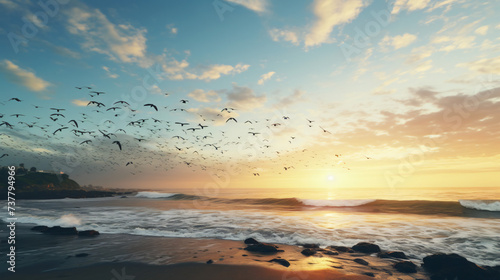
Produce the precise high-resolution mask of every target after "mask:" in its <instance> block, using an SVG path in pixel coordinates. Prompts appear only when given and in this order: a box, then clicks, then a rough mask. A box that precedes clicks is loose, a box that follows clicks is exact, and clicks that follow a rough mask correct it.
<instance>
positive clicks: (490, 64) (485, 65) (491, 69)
mask: <svg viewBox="0 0 500 280" xmlns="http://www.w3.org/2000/svg"><path fill="white" fill-rule="evenodd" d="M457 66H459V67H466V68H469V69H470V70H474V71H477V72H479V73H483V74H500V56H497V57H493V58H485V59H481V60H477V61H473V62H468V63H460V64H457Z"/></svg>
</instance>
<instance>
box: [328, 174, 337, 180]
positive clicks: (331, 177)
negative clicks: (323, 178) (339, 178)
mask: <svg viewBox="0 0 500 280" xmlns="http://www.w3.org/2000/svg"><path fill="white" fill-rule="evenodd" d="M327 179H328V181H333V180H335V177H334V176H333V175H328V177H327Z"/></svg>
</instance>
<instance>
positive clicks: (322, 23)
mask: <svg viewBox="0 0 500 280" xmlns="http://www.w3.org/2000/svg"><path fill="white" fill-rule="evenodd" d="M365 5H366V4H365V3H363V0H315V1H314V4H313V12H314V15H315V16H316V21H315V22H314V24H313V26H312V28H311V29H310V31H309V33H308V34H307V35H306V38H305V42H304V44H305V46H306V47H312V46H316V45H320V44H322V43H325V42H329V41H331V39H330V38H329V36H330V33H331V32H332V31H333V28H334V27H335V26H337V25H340V24H344V23H349V22H351V21H352V20H353V19H355V18H356V17H357V16H358V15H359V13H360V12H361V10H362V9H363V7H364V6H365Z"/></svg>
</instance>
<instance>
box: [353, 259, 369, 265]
mask: <svg viewBox="0 0 500 280" xmlns="http://www.w3.org/2000/svg"><path fill="white" fill-rule="evenodd" d="M353 261H354V262H357V263H359V264H362V265H368V262H367V261H365V260H363V259H354V260H353Z"/></svg>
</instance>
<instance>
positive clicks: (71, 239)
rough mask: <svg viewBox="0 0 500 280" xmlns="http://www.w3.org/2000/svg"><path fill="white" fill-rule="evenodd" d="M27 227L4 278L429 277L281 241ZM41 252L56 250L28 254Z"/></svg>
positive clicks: (376, 260) (354, 255)
mask: <svg viewBox="0 0 500 280" xmlns="http://www.w3.org/2000/svg"><path fill="white" fill-rule="evenodd" d="M29 228H30V226H27V225H26V226H21V227H20V228H19V230H18V234H19V235H18V244H19V246H18V261H17V263H18V265H19V266H18V267H17V268H16V272H15V273H11V272H5V271H6V269H5V268H2V271H3V273H2V274H0V275H1V276H2V279H113V277H115V279H120V278H117V275H121V277H123V279H133V278H130V277H136V278H135V279H428V277H427V276H426V275H425V272H423V270H422V269H421V268H419V269H418V270H419V271H418V272H417V273H411V274H407V273H401V272H398V271H397V270H396V269H394V267H393V264H394V263H396V262H398V261H400V260H398V259H382V258H379V257H377V256H375V255H373V254H372V255H369V254H365V253H360V252H354V251H353V252H351V253H349V252H338V255H329V253H328V252H331V251H335V252H337V251H336V250H329V251H324V252H321V251H318V253H316V254H315V255H313V256H305V255H303V254H302V253H301V251H303V250H304V248H303V247H302V246H292V245H283V244H277V246H278V247H279V248H278V249H279V250H283V252H276V253H260V252H249V251H246V250H244V248H245V247H246V246H247V245H246V244H245V243H244V242H243V241H231V240H214V239H192V238H164V237H143V236H134V235H107V234H101V235H99V236H98V237H92V238H81V237H80V238H79V237H77V236H53V235H45V234H42V233H39V232H35V231H31V230H30V229H29ZM2 245H4V244H2ZM37 250H43V251H47V252H51V253H50V254H45V255H44V256H43V257H41V256H37V255H36V254H35V255H30V252H36V251H37ZM145 259H150V260H154V261H151V262H148V263H145V262H144V260H145ZM272 259H282V260H287V261H288V262H289V263H290V265H289V267H285V266H284V265H282V264H280V263H277V262H270V260H272ZM359 259H362V260H365V261H366V262H367V264H360V263H358V262H360V261H359ZM355 260H357V261H358V262H356V261H355ZM2 265H3V264H2ZM3 266H4V265H3ZM125 275H127V277H129V278H126V277H125ZM368 275H371V276H368ZM4 277H5V278H4Z"/></svg>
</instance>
